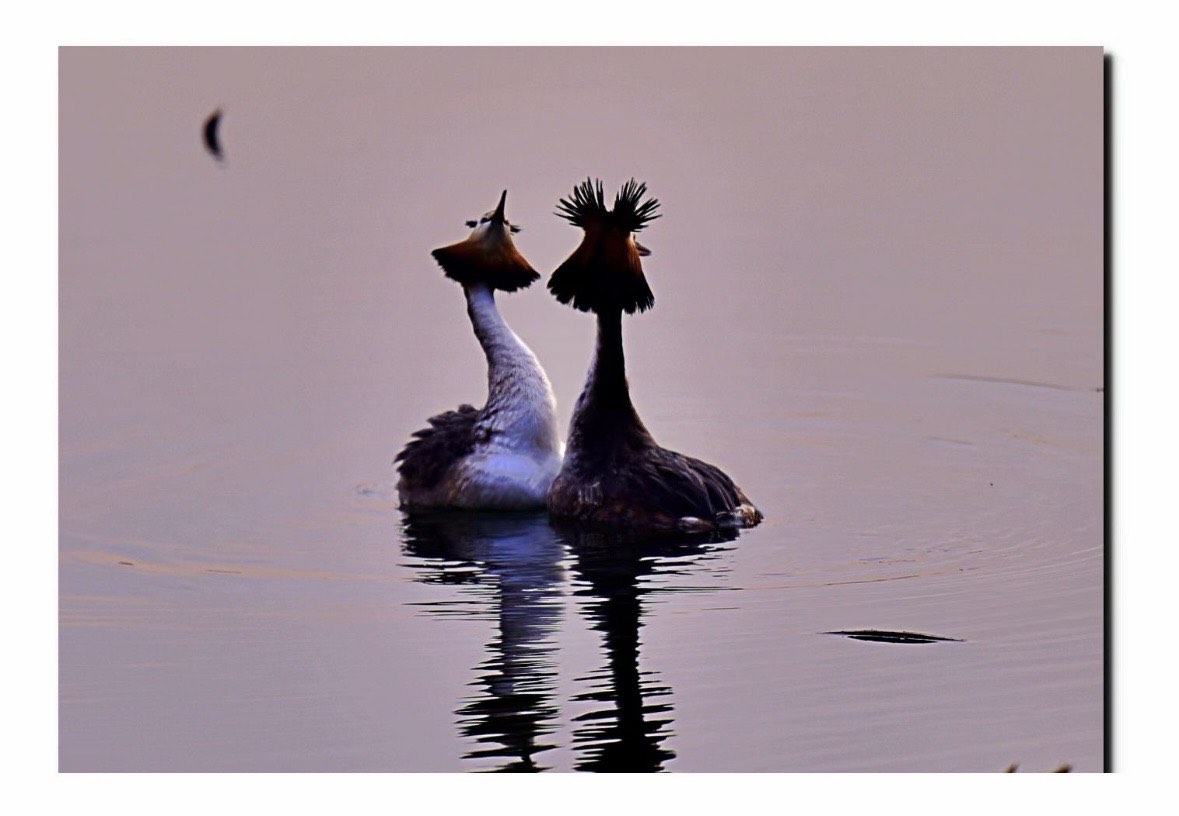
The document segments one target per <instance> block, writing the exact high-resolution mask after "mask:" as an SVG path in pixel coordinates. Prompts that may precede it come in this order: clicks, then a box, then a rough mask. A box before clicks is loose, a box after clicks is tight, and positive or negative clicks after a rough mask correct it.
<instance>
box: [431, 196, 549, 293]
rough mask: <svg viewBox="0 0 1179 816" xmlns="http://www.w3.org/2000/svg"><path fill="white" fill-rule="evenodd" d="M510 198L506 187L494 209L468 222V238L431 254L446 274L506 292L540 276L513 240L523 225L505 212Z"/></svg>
mask: <svg viewBox="0 0 1179 816" xmlns="http://www.w3.org/2000/svg"><path fill="white" fill-rule="evenodd" d="M507 199H508V191H507V190H504V191H503V194H502V195H500V197H499V204H498V205H496V208H495V209H494V210H490V211H488V212H486V213H484V214H483V215H482V216H481V217H479V218H477V219H471V220H470V221H467V222H466V225H467V226H468V227H470V228H471V234H470V235H469V236H467V238H466V240H464V241H459V242H458V243H457V244H451V245H450V246H444V247H441V248H439V249H436V250H434V251H433V252H432V253H430V254H431V255H433V256H434V260H436V261H437V262H438V265H439V266H441V267H442V271H443V272H445V273H446V277H448V278H450V279H451V280H455V281H458V282H459V283H461V284H462V285H463V286H469V285H471V284H475V283H483V284H487V285H488V286H490V287H491V288H493V289H502V290H504V291H505V292H514V291H516V290H517V289H520V288H523V287H526V286H530V285H531V284H532V283H533V282H534V281H536V280H538V279H539V278H540V275H539V274H538V273H537V271H536V270H535V269H533V268H532V267H531V266H530V265H529V263H528V261H526V260H525V259H524V256H523V255H521V254H520V252H519V251H518V250H517V249H516V246H515V244H513V243H512V234H513V233H517V232H519V231H520V228H519V227H517V226H516V225H515V224H512V223H511V222H509V221H508V219H507V216H506V215H505V214H504V206H505V204H506V203H507Z"/></svg>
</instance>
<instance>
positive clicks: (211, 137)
mask: <svg viewBox="0 0 1179 816" xmlns="http://www.w3.org/2000/svg"><path fill="white" fill-rule="evenodd" d="M220 125H221V108H218V109H217V110H215V111H213V112H212V113H211V114H209V118H208V119H206V120H205V126H204V128H202V130H201V133H202V135H203V136H204V140H205V149H206V150H208V151H209V152H210V153H212V154H213V158H215V159H216V160H217V161H221V160H222V159H223V158H225V157H224V156H223V155H222V153H221V138H220V136H218V134H217V129H218V127H219V126H220Z"/></svg>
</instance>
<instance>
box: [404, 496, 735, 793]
mask: <svg viewBox="0 0 1179 816" xmlns="http://www.w3.org/2000/svg"><path fill="white" fill-rule="evenodd" d="M736 536H737V532H736V531H727V532H724V533H713V534H708V535H699V536H695V537H687V538H685V537H679V538H676V539H666V538H665V539H661V540H642V539H638V538H635V537H634V536H632V535H627V534H621V533H618V532H603V531H592V530H587V529H585V528H582V527H578V526H576V525H572V524H568V523H559V522H550V520H549V519H548V517H547V516H546V515H545V514H543V513H538V514H525V513H519V514H517V513H474V512H447V513H430V514H421V513H415V514H411V515H407V516H406V518H405V522H404V535H403V541H404V548H405V552H406V554H407V555H409V556H411V557H413V558H414V561H413V563H412V564H411V566H413V568H414V569H415V570H417V572H418V580H419V581H422V582H425V583H436V584H457V585H460V586H462V587H463V589H464V590H465V591H469V592H470V593H471V594H470V598H469V600H459V601H455V600H449V601H445V602H432V603H427V604H425V606H426V607H427V608H429V609H430V611H431V612H432V613H433V614H438V615H458V616H462V617H477V618H480V619H486V618H487V616H488V613H490V618H491V620H493V621H494V622H495V623H496V624H497V626H496V632H495V635H494V636H493V638H492V639H491V641H490V642H489V643H488V644H487V647H486V655H487V657H486V659H484V660H483V661H482V662H481V663H480V664H479V665H478V666H477V667H476V669H475V671H476V673H477V674H478V677H477V679H476V680H475V681H474V682H473V683H472V684H471V685H472V686H473V687H474V688H475V691H474V693H473V694H472V695H471V696H470V697H468V698H467V699H466V700H464V701H463V702H462V703H461V704H460V706H459V708H458V709H457V710H456V712H455V714H456V715H457V716H458V725H459V729H460V731H461V732H462V733H463V735H465V736H467V737H469V738H471V739H473V740H474V741H475V743H476V745H477V747H475V748H473V749H471V750H470V751H468V752H467V753H466V754H465V755H464V759H467V760H472V761H484V762H485V761H487V760H493V761H495V762H496V763H498V764H496V765H494V766H493V768H492V769H493V770H497V771H542V770H547V767H545V766H543V765H541V764H540V763H538V761H537V759H536V757H537V755H538V754H542V753H543V752H545V751H548V750H550V749H552V748H554V747H556V745H555V744H554V743H553V741H552V738H551V735H552V733H553V731H554V730H555V728H556V722H557V718H558V714H559V705H558V703H556V702H555V700H554V698H555V695H556V684H557V665H558V656H557V644H556V642H555V636H556V633H557V631H558V629H559V627H560V625H561V614H562V608H563V605H564V598H563V595H564V580H565V563H566V559H569V561H570V563H571V564H572V571H573V582H574V586H573V593H574V595H575V596H576V597H577V598H578V599H579V601H580V602H579V604H578V606H579V609H580V611H581V614H582V615H583V616H584V618H585V620H586V621H587V622H588V624H589V625H590V627H591V628H592V629H594V630H595V631H598V632H601V633H602V637H603V647H604V653H605V655H604V656H605V665H604V666H603V667H602V668H601V669H599V670H597V671H594V672H591V673H590V674H589V675H588V676H586V677H580V678H577V680H576V682H577V683H578V684H582V685H583V686H588V689H587V690H586V691H584V692H581V693H578V694H576V695H575V696H574V697H573V701H574V702H575V703H576V704H577V706H576V707H577V709H578V710H582V713H579V714H576V715H574V716H573V717H572V720H573V738H572V743H573V745H572V747H573V750H574V752H575V754H576V760H575V768H576V769H577V770H580V771H606V772H610V771H615V772H617V771H660V770H663V768H664V765H665V763H666V762H667V761H668V760H670V759H672V758H674V757H675V753H674V752H673V751H671V750H670V749H669V748H667V747H665V746H664V745H663V743H664V742H665V741H666V740H667V738H668V737H669V736H670V735H671V733H672V732H671V729H670V725H671V721H672V718H671V712H672V707H671V703H670V695H671V689H670V688H668V687H667V686H663V685H660V684H659V683H658V682H657V679H656V678H657V675H656V674H655V673H653V672H649V671H647V672H644V671H640V669H639V647H640V639H639V629H640V627H641V626H642V625H643V624H642V617H643V614H644V611H645V606H646V604H647V603H648V602H647V601H646V600H645V599H644V596H645V595H648V594H650V593H653V592H669V591H675V590H676V589H688V588H690V589H696V590H702V589H709V588H710V587H705V586H691V587H674V586H671V585H670V584H669V583H668V580H667V579H668V578H672V579H674V578H676V577H677V576H685V575H686V574H687V573H688V572H697V571H699V565H700V564H702V563H703V562H705V561H707V560H709V559H708V556H709V555H715V554H716V553H718V552H720V551H722V550H724V549H725V547H724V546H723V543H722V542H724V541H728V540H731V539H733V538H736ZM586 704H589V705H590V706H591V707H590V708H589V710H588V711H586V710H584V709H586V707H587V705H586Z"/></svg>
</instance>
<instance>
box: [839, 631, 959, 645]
mask: <svg viewBox="0 0 1179 816" xmlns="http://www.w3.org/2000/svg"><path fill="white" fill-rule="evenodd" d="M823 634H824V635H842V636H843V637H848V638H852V639H853V640H871V641H874V642H876V643H939V642H951V643H962V639H961V638H951V637H939V636H938V635H923V634H921V633H920V632H889V631H886V630H883V629H853V630H850V631H846V632H823Z"/></svg>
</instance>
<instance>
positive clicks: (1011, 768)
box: [1003, 762, 1073, 773]
mask: <svg viewBox="0 0 1179 816" xmlns="http://www.w3.org/2000/svg"><path fill="white" fill-rule="evenodd" d="M1018 770H1019V763H1018V762H1012V763H1011V764H1010V765H1008V766H1007V767H1006V768H1004V769H1003V773H1015V772H1016V771H1018ZM1072 770H1073V766H1072V765H1071V764H1070V763H1068V762H1064V763H1061V764H1060V765H1057V766H1056V767H1055V768H1053V769H1052V771H1051V773H1072Z"/></svg>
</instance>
